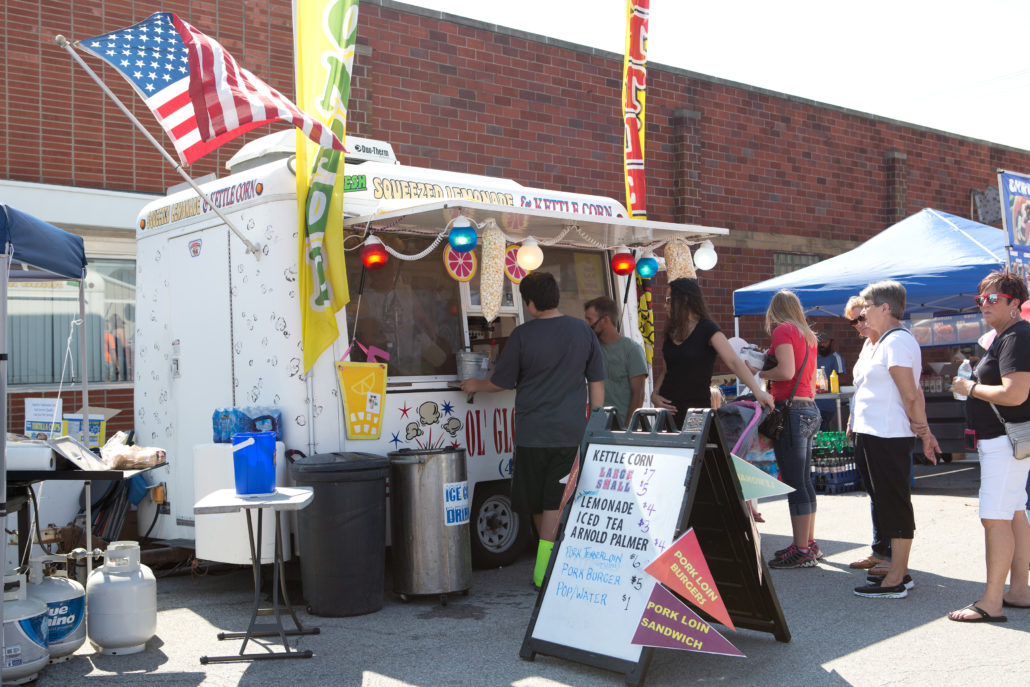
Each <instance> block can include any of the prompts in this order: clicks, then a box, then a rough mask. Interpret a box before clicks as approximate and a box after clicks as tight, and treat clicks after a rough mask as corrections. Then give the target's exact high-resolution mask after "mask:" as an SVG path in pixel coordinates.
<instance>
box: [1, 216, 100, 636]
mask: <svg viewBox="0 0 1030 687" xmlns="http://www.w3.org/2000/svg"><path fill="white" fill-rule="evenodd" d="M0 270H3V272H2V274H0V277H2V278H0V419H2V420H3V426H4V431H5V432H6V431H7V430H6V428H7V282H8V281H54V280H59V279H74V280H76V281H78V282H79V317H80V319H82V320H83V321H85V318H86V298H85V291H84V289H83V282H84V279H83V277H84V276H85V274H86V252H85V249H84V248H83V244H82V238H81V237H79V236H75V235H74V234H69V233H68V232H66V231H62V230H61V229H58V228H57V227H55V226H53V225H51V224H47V223H46V222H44V221H42V220H39V219H36V218H35V217H32V216H31V215H27V214H25V213H24V212H21V211H19V210H15V209H14V208H12V207H11V206H9V205H3V204H0ZM79 358H80V361H81V362H80V364H81V369H82V371H83V375H82V405H83V407H84V408H89V388H88V383H87V380H86V374H85V372H86V340H85V336H80V337H79ZM86 412H87V414H88V411H86ZM5 436H6V434H5ZM0 499H3V500H2V501H0V522H6V520H7V442H6V441H0ZM87 503H88V500H87ZM88 529H89V528H87V530H88ZM87 547H90V548H92V543H90V542H87ZM3 620H4V618H3V601H2V600H0V627H3Z"/></svg>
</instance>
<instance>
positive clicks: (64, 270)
mask: <svg viewBox="0 0 1030 687" xmlns="http://www.w3.org/2000/svg"><path fill="white" fill-rule="evenodd" d="M8 246H10V248H8ZM8 251H10V252H11V274H10V279H11V281H19V280H24V279H46V280H52V279H55V278H57V279H61V278H64V279H82V276H83V274H84V272H85V269H86V251H85V249H84V248H83V245H82V237H81V236H76V235H75V234H69V233H68V232H66V231H64V230H63V229H58V228H57V227H55V226H54V225H52V224H47V223H46V222H44V221H43V220H40V219H36V218H35V217H33V216H32V215H27V214H25V213H24V212H21V211H20V210H15V209H14V208H12V207H11V206H10V205H3V204H0V253H6V252H8ZM18 263H21V264H20V265H19V264H18ZM22 265H24V266H25V267H26V268H28V269H23V268H22Z"/></svg>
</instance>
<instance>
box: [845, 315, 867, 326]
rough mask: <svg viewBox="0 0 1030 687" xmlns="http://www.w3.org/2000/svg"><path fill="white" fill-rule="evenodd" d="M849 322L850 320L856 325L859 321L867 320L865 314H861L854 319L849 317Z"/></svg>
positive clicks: (852, 324)
mask: <svg viewBox="0 0 1030 687" xmlns="http://www.w3.org/2000/svg"><path fill="white" fill-rule="evenodd" d="M848 322H850V323H851V326H852V327H854V326H856V325H858V323H859V322H865V315H859V316H858V317H855V318H853V319H848Z"/></svg>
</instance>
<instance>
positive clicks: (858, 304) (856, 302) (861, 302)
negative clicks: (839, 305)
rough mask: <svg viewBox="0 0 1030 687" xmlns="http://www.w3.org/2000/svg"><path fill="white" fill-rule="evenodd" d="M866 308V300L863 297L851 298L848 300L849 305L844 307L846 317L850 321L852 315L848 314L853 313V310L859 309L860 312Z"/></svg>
mask: <svg viewBox="0 0 1030 687" xmlns="http://www.w3.org/2000/svg"><path fill="white" fill-rule="evenodd" d="M864 307H865V299H864V298H862V297H861V296H852V297H851V298H849V299H848V304H847V305H845V306H844V317H847V318H848V319H851V315H849V314H848V313H850V312H851V309H852V308H858V309H859V310H861V309H862V308H864Z"/></svg>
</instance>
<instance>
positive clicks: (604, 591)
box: [533, 444, 694, 661]
mask: <svg viewBox="0 0 1030 687" xmlns="http://www.w3.org/2000/svg"><path fill="white" fill-rule="evenodd" d="M693 461H694V451H693V449H673V448H664V447H662V448H652V447H633V448H630V447H626V446H615V445H610V444H597V445H591V446H590V447H589V448H588V449H587V452H586V459H585V460H584V461H583V464H582V466H581V468H580V470H581V475H580V479H579V484H578V485H577V488H576V494H575V497H574V499H573V505H572V509H571V511H570V513H569V519H568V521H567V522H566V523H565V530H564V533H565V534H564V539H563V540H562V542H561V544H560V545H559V547H558V552H557V554H556V555H555V561H554V568H553V570H552V571H551V576H550V578H548V581H547V586H546V589H545V590H544V592H543V596H542V601H541V605H540V612H539V614H538V616H537V620H536V624H535V627H534V628H533V637H534V638H535V639H539V640H543V641H548V642H554V643H555V644H560V645H564V646H569V647H573V648H577V649H582V650H584V651H592V652H596V653H599V654H603V655H606V656H612V657H615V658H619V659H625V660H627V661H638V660H639V659H640V651H641V649H642V647H640V646H639V645H634V644H632V640H633V636H634V633H635V632H636V631H637V627H638V626H639V624H640V618H641V616H642V615H643V613H644V611H645V609H646V606H647V602H648V599H649V598H650V597H651V591H652V589H653V588H654V586H655V584H656V582H655V579H654V578H653V577H651V576H650V575H648V574H647V573H646V572H644V568H646V567H647V566H648V565H649V564H650V563H651V561H653V560H654V559H655V558H656V557H657V556H659V555H661V554H662V552H663V551H665V550H666V549H667V548H668V547H669V545H670V544H671V543H672V542H673V540H674V539H675V534H676V524H677V519H678V518H679V513H680V507H681V505H682V503H683V496H684V489H685V487H684V484H685V482H686V477H687V471H688V469H689V468H690V466H691V464H692V463H693Z"/></svg>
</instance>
